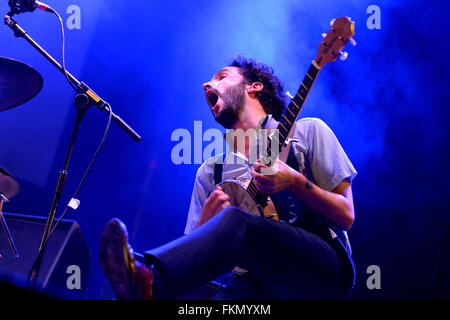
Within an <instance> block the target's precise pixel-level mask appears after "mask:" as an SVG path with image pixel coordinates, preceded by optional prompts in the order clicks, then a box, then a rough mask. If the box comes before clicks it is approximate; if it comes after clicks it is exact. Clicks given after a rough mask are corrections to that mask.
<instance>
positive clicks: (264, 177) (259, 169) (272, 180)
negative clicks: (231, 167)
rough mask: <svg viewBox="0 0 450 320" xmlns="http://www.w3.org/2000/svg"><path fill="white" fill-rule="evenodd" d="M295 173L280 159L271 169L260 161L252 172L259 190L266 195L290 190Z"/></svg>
mask: <svg viewBox="0 0 450 320" xmlns="http://www.w3.org/2000/svg"><path fill="white" fill-rule="evenodd" d="M295 173H296V171H295V170H294V169H292V168H291V167H289V166H288V165H287V164H286V163H284V162H283V161H281V160H279V159H276V160H275V162H274V164H273V165H272V166H271V167H268V166H266V165H264V164H262V163H261V162H260V161H259V160H258V161H257V162H256V163H255V165H254V166H253V169H252V171H251V172H250V174H251V175H252V177H253V181H254V182H255V185H256V187H257V188H258V190H259V191H261V192H263V193H265V194H272V193H276V192H280V191H283V190H289V189H290V188H291V185H292V183H293V181H292V180H293V179H292V177H293V175H294V174H295Z"/></svg>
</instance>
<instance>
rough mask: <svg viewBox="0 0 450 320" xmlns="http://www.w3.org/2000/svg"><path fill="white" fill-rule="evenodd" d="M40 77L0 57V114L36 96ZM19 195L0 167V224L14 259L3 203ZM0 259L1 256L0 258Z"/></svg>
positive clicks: (13, 181) (16, 62)
mask: <svg viewBox="0 0 450 320" xmlns="http://www.w3.org/2000/svg"><path fill="white" fill-rule="evenodd" d="M42 85H43V80H42V76H41V75H40V74H39V72H37V71H36V70H35V69H33V68H32V67H30V66H28V65H26V64H24V63H22V62H19V61H16V60H13V59H9V58H3V57H0V112H2V111H5V110H9V109H12V108H15V107H17V106H20V105H22V104H24V103H25V102H27V101H28V100H30V99H32V98H33V97H34V96H36V95H37V94H38V93H39V91H40V90H41V89H42ZM17 193H19V184H18V182H17V181H16V179H14V177H13V176H12V174H11V173H10V172H8V171H7V170H6V169H5V168H3V167H2V166H0V223H1V224H2V227H3V230H4V231H5V233H6V236H7V238H8V242H9V245H10V247H11V250H12V252H13V254H14V256H15V257H18V256H19V253H18V252H17V248H16V246H15V244H14V240H13V237H12V235H11V232H10V231H9V229H8V226H7V224H6V220H5V218H4V217H3V212H2V209H3V203H4V202H8V201H9V199H11V198H12V197H14V196H15V195H16V194H17ZM0 257H1V256H0Z"/></svg>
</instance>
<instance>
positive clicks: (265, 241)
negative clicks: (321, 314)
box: [145, 207, 340, 298]
mask: <svg viewBox="0 0 450 320" xmlns="http://www.w3.org/2000/svg"><path fill="white" fill-rule="evenodd" d="M145 257H146V264H147V265H150V264H153V265H155V270H156V271H157V273H158V274H161V278H162V281H161V282H159V284H156V286H157V288H155V296H156V297H157V295H158V292H161V293H162V295H163V297H164V296H165V297H170V298H174V297H178V296H180V295H183V294H185V293H188V292H189V291H191V290H193V289H195V288H197V287H199V286H201V285H203V284H205V283H207V282H208V281H210V280H212V279H215V278H216V277H218V276H220V275H222V274H224V273H225V272H227V271H229V270H231V269H232V268H233V267H234V266H239V267H242V268H244V269H247V270H249V272H251V273H252V277H253V278H255V277H256V278H258V279H260V283H261V284H263V285H264V286H265V287H266V288H267V295H266V296H267V297H268V298H311V297H312V298H323V297H335V294H336V290H337V289H338V288H336V287H337V285H336V284H337V283H338V282H339V277H340V268H339V260H338V257H337V254H336V252H335V251H334V250H333V248H332V247H331V246H330V245H329V244H328V243H327V242H325V241H324V240H322V239H321V238H319V237H318V236H316V235H314V234H312V233H309V232H307V231H305V230H302V229H300V228H296V227H294V226H291V225H288V224H286V223H283V222H278V221H273V220H270V219H267V218H261V217H257V216H254V215H251V214H248V213H246V212H243V211H241V210H240V209H238V208H235V207H229V208H226V209H224V210H222V211H221V212H219V213H218V214H217V215H216V216H215V217H213V218H212V219H211V220H209V221H208V222H207V223H205V224H204V225H202V226H201V227H199V228H197V229H196V230H194V231H193V232H191V233H190V234H188V235H185V236H183V237H181V238H178V239H176V240H174V241H171V242H169V243H167V244H165V245H163V246H161V247H158V248H156V249H153V250H149V251H147V252H146V253H145ZM157 278H158V277H157V276H155V281H156V279H157ZM166 294H168V296H166Z"/></svg>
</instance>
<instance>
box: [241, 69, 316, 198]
mask: <svg viewBox="0 0 450 320" xmlns="http://www.w3.org/2000/svg"><path fill="white" fill-rule="evenodd" d="M319 71H320V67H319V65H318V64H317V63H316V62H315V61H313V62H312V63H311V66H310V67H309V69H308V72H307V73H306V75H305V77H304V78H303V81H302V83H301V85H300V88H299V89H298V90H297V93H296V94H295V96H294V97H293V98H292V99H291V102H290V103H289V105H288V106H287V108H286V110H285V112H284V114H283V116H282V117H281V120H280V122H279V124H278V127H277V130H278V138H277V136H276V135H274V136H272V139H271V141H270V142H269V143H268V144H267V152H266V155H265V156H264V157H263V158H262V159H261V162H262V163H264V164H268V165H270V164H272V163H273V161H274V160H275V159H273V157H272V150H273V149H274V148H278V150H279V151H281V150H282V148H283V147H284V143H285V141H286V139H287V137H288V135H289V132H290V131H291V129H292V127H293V126H294V124H295V121H296V120H297V117H298V115H299V113H300V110H301V109H302V107H303V104H304V103H305V100H306V97H307V96H308V94H309V92H310V91H311V87H312V86H313V84H314V81H315V80H316V78H317V75H318V74H319ZM277 154H278V153H276V154H274V155H277ZM247 191H248V192H249V194H250V196H251V197H252V198H253V200H255V202H256V203H258V204H264V202H265V201H266V198H267V196H266V195H264V194H262V193H261V192H259V191H258V189H257V188H256V185H255V183H254V181H253V179H252V180H251V181H250V184H249V185H248V187H247Z"/></svg>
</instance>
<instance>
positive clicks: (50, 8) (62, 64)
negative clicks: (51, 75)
mask: <svg viewBox="0 0 450 320" xmlns="http://www.w3.org/2000/svg"><path fill="white" fill-rule="evenodd" d="M47 6H48V10H49V11H50V12H52V13H54V14H55V15H56V16H57V17H58V19H59V25H60V28H61V38H62V45H61V51H62V57H61V60H62V62H61V67H62V71H63V73H64V76H65V77H66V79H67V82H69V84H70V86H71V87H72V88H73V89H74V90H75V91H76V92H79V90H78V88H77V87H76V86H75V85H74V84H73V83H72V81H71V80H70V78H69V76H68V75H67V70H66V54H65V42H66V40H65V35H64V24H63V21H62V18H61V15H60V14H59V13H58V12H57V11H56V10H55V9H53V8H52V7H50V6H49V5H47Z"/></svg>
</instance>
